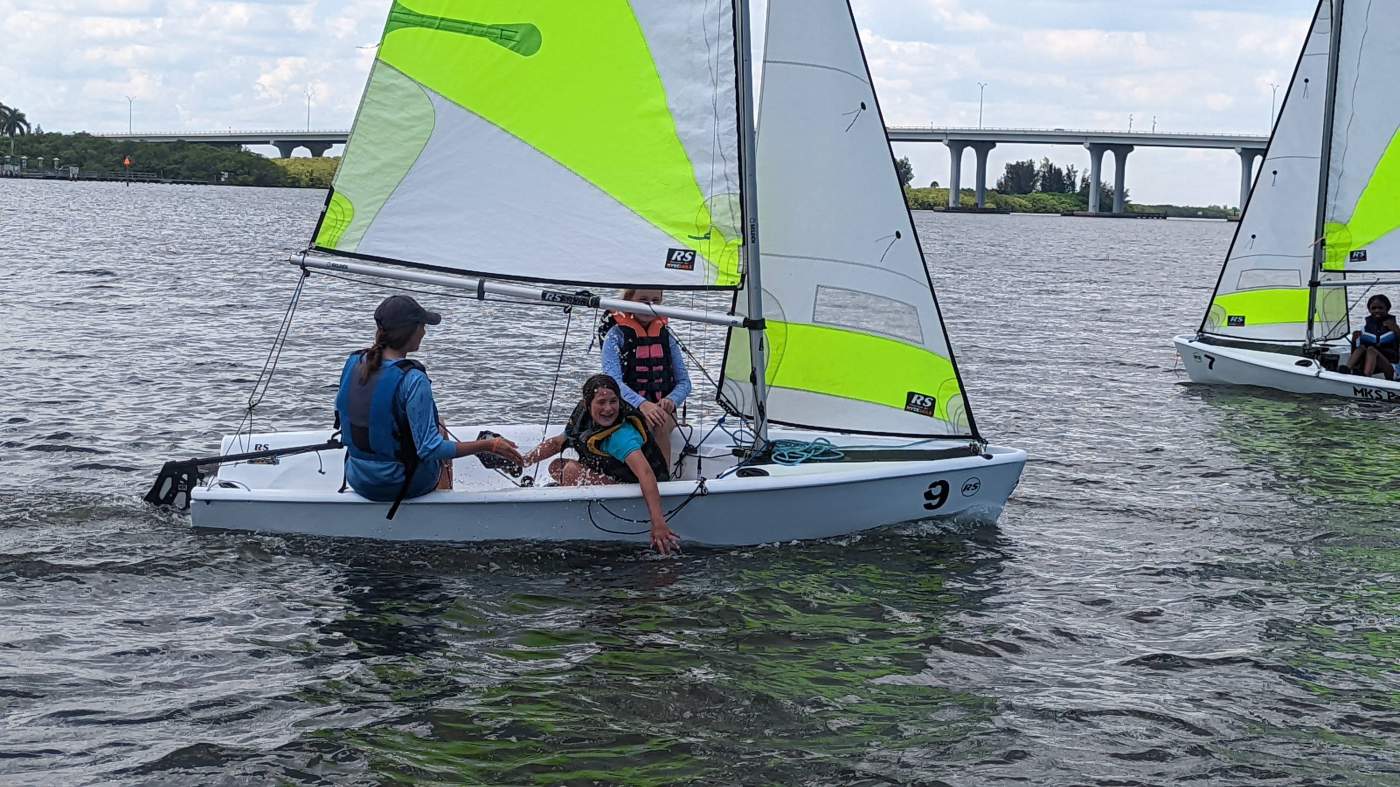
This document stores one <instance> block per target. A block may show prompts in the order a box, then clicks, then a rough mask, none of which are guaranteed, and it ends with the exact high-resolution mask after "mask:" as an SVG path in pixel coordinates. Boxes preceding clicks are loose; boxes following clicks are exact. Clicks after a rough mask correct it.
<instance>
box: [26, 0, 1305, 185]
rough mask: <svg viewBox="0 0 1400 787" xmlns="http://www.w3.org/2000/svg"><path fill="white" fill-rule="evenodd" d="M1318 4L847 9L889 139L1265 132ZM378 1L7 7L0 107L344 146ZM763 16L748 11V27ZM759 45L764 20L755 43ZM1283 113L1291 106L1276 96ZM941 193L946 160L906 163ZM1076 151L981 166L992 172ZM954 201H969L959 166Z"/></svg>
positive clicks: (1139, 178)
mask: <svg viewBox="0 0 1400 787" xmlns="http://www.w3.org/2000/svg"><path fill="white" fill-rule="evenodd" d="M1313 6H1314V2H1313V0H1173V2H1172V3H1170V4H1166V3H1160V2H1147V0H1134V1H1133V2H1123V0H1034V2H1027V0H976V1H975V2H974V0H853V7H854V10H855V12H856V16H857V21H858V23H859V27H860V29H861V35H862V38H863V39H864V42H865V45H866V53H867V55H868V57H869V59H870V66H871V71H872V73H873V74H874V76H875V81H876V85H877V87H878V88H879V90H880V98H881V105H882V108H883V109H884V111H885V116H886V119H887V120H888V121H889V122H891V123H896V124H926V123H936V124H944V125H976V123H977V118H978V87H977V83H978V82H987V83H989V84H988V87H987V89H986V102H985V105H984V106H983V116H984V120H985V122H986V124H987V125H989V126H1040V127H1064V128H1083V127H1111V128H1125V127H1126V126H1127V123H1128V116H1129V114H1132V115H1133V116H1134V123H1135V127H1136V128H1148V127H1150V125H1151V122H1152V117H1153V116H1154V115H1156V116H1157V117H1158V120H1159V127H1160V128H1163V129H1173V130H1197V131H1244V132H1250V131H1253V132H1258V133H1264V131H1265V130H1266V129H1267V120H1268V117H1269V106H1270V101H1271V99H1272V97H1273V91H1272V89H1271V88H1270V87H1269V86H1270V84H1271V83H1277V84H1280V85H1286V84H1287V82H1288V78H1289V76H1290V75H1291V73H1292V69H1293V65H1294V61H1295V60H1296V56H1297V51H1298V47H1299V46H1300V44H1301V41H1302V37H1303V35H1304V33H1305V31H1306V25H1307V21H1308V17H1309V15H1310V14H1311V12H1312V9H1313ZM387 8H388V0H0V23H3V29H4V31H5V39H4V41H5V43H4V45H3V46H2V47H0V101H3V102H5V103H7V104H11V105H14V106H18V107H20V108H21V109H23V110H24V111H25V112H26V113H27V114H28V116H29V118H30V119H31V120H32V121H35V122H38V123H42V124H43V126H44V128H46V129H50V130H70V131H71V130H93V131H116V130H124V129H125V128H126V124H127V102H126V99H125V96H132V97H134V98H135V99H136V103H135V106H134V111H133V125H134V126H135V127H136V128H137V129H138V130H140V129H143V128H144V129H152V130H157V129H158V130H173V129H191V130H197V129H203V128H209V129H214V128H234V129H240V128H241V129H259V128H289V127H290V128H296V127H301V126H302V125H304V124H305V122H306V94H305V91H306V88H307V85H310V86H311V87H312V90H313V93H314V98H313V106H312V124H313V125H315V126H317V127H323V128H347V127H348V126H349V124H350V122H351V119H352V118H353V115H354V112H355V108H356V106H357V105H358V102H359V96H360V91H361V90H362V89H363V87H364V83H365V78H366V75H367V73H368V71H369V67H370V65H371V63H372V61H373V57H374V52H375V50H374V43H375V42H377V40H378V38H379V32H380V30H381V28H382V26H383V24H384V15H385V13H386V11H387ZM763 10H764V2H763V0H755V11H756V12H757V13H759V14H761V13H762V12H763ZM758 27H759V29H760V30H761V27H762V25H761V19H760V21H759V24H758ZM1278 98H1279V100H1280V102H1281V101H1282V98H1283V89H1282V88H1280V90H1279V96H1278ZM901 152H902V153H903V152H908V153H909V154H910V155H911V156H913V158H914V161H915V165H916V170H917V172H918V177H919V180H920V181H927V180H931V179H934V178H937V179H939V180H940V181H944V182H946V179H947V161H948V156H947V151H946V150H945V149H944V148H942V146H934V145H919V146H901ZM1042 155H1049V156H1052V157H1054V158H1057V159H1059V160H1061V161H1062V162H1066V163H1075V164H1076V166H1081V167H1082V165H1083V163H1084V160H1086V159H1087V155H1086V154H1085V153H1084V151H1082V150H1075V149H1073V148H1016V147H1010V146H1003V147H1002V148H999V149H997V150H996V151H995V152H994V153H993V160H992V168H993V170H1000V168H1001V165H1002V164H1003V163H1004V162H1005V161H1007V160H1011V159H1015V158H1025V157H1035V158H1039V157H1040V156H1042ZM1190 155H1192V154H1189V153H1185V152H1173V151H1162V150H1154V151H1148V150H1139V151H1138V152H1136V153H1134V154H1133V156H1132V162H1131V164H1130V172H1129V184H1130V187H1131V188H1132V190H1133V193H1134V195H1135V196H1137V197H1139V198H1142V199H1145V200H1150V201H1157V200H1162V201H1167V200H1171V201H1183V202H1185V201H1189V202H1225V201H1230V202H1232V201H1234V199H1235V197H1234V196H1233V194H1234V192H1235V191H1236V190H1237V187H1238V171H1237V170H1236V169H1235V167H1234V164H1233V154H1230V155H1215V154H1206V155H1205V157H1204V158H1202V159H1200V160H1199V161H1197V160H1195V159H1192V158H1190V157H1189V156H1190ZM968 159H969V163H968V167H969V170H968V172H967V173H965V177H964V182H965V183H967V182H970V181H971V170H970V167H971V163H970V159H971V156H969V157H968Z"/></svg>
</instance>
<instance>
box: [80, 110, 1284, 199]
mask: <svg viewBox="0 0 1400 787" xmlns="http://www.w3.org/2000/svg"><path fill="white" fill-rule="evenodd" d="M886 131H887V133H888V135H889V138H890V141H891V142H941V143H943V144H944V145H947V146H948V152H949V153H950V154H951V155H952V167H951V169H950V177H949V179H950V182H949V184H948V205H949V207H957V205H958V198H959V192H960V189H961V187H962V158H963V151H965V150H967V149H968V148H972V150H973V152H974V153H975V154H976V155H977V184H976V199H977V207H979V208H982V207H986V204H987V154H989V153H991V151H992V149H993V148H995V147H996V146H997V145H998V144H1007V145H1010V144H1021V145H1075V146H1082V147H1084V148H1086V149H1088V151H1089V212H1090V213H1099V212H1100V209H1099V208H1100V205H1099V203H1100V197H1101V194H1100V191H1101V189H1100V188H1099V183H1100V180H1101V176H1102V174H1103V157H1104V154H1105V153H1109V152H1112V153H1113V159H1114V163H1115V167H1114V177H1113V181H1114V185H1113V190H1114V192H1113V193H1114V197H1113V212H1114V213H1122V212H1123V211H1124V207H1125V206H1124V202H1123V193H1124V183H1125V179H1126V174H1127V161H1128V154H1129V153H1131V152H1133V150H1134V149H1135V148H1139V147H1159V148H1196V149H1219V150H1234V151H1235V152H1236V153H1237V154H1239V157H1240V206H1241V207H1243V206H1244V204H1245V203H1246V202H1248V201H1249V192H1250V189H1251V188H1252V187H1253V185H1254V164H1255V161H1256V160H1257V159H1259V158H1260V157H1262V156H1263V155H1264V151H1265V149H1266V148H1267V147H1268V144H1269V138H1268V137H1263V136H1252V135H1247V134H1179V133H1172V134H1168V133H1160V134H1159V133H1157V132H1148V131H1126V132H1125V131H1086V130H1081V129H1064V128H1055V129H1035V128H941V127H936V126H891V127H890V128H888V129H887V130H886ZM96 136H99V137H103V138H106V139H118V140H130V141H133V142H200V143H204V144H208V145H271V146H272V147H275V148H277V151H278V152H279V153H281V154H282V157H283V158H287V157H290V156H291V155H292V152H293V151H294V150H296V149H297V148H303V147H304V148H306V149H307V150H308V151H310V152H311V155H312V156H321V155H323V154H324V153H325V152H326V151H327V150H330V148H331V146H332V145H343V144H345V142H346V140H348V139H349V138H350V132H349V131H338V130H335V131H229V132H227V133H225V132H222V131H171V132H160V133H154V134H97V135H96Z"/></svg>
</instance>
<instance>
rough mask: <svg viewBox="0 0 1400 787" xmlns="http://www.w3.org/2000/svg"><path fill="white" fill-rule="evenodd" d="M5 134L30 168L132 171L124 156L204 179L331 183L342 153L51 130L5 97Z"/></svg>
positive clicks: (0, 107) (9, 149)
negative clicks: (286, 154) (290, 153)
mask: <svg viewBox="0 0 1400 787" xmlns="http://www.w3.org/2000/svg"><path fill="white" fill-rule="evenodd" d="M0 137H6V138H8V144H7V145H6V146H5V147H4V148H0V155H4V156H8V157H9V158H8V160H7V161H6V163H9V164H11V165H18V164H19V163H20V161H21V160H23V159H27V160H28V161H27V162H26V168H27V169H30V170H36V169H37V170H44V169H52V168H53V166H54V160H55V159H57V160H58V166H60V167H62V168H65V169H66V168H68V167H78V168H79V170H80V171H81V172H84V173H89V174H99V173H101V174H117V175H122V174H125V173H126V169H125V167H124V165H123V162H124V161H125V160H127V159H130V161H131V173H132V174H133V175H136V176H138V177H149V178H160V179H168V180H186V181H203V182H207V183H224V184H228V185H233V186H293V187H304V188H329V187H330V184H331V179H332V178H334V177H335V169H336V166H337V165H338V163H339V161H340V160H339V159H338V158H297V159H269V158H266V157H264V156H259V155H258V154H256V153H250V152H248V151H246V150H243V149H242V148H241V147H239V146H236V145H230V146H221V145H209V144H203V143H197V142H169V143H164V142H162V143H155V142H127V141H124V140H114V139H107V138H105V137H95V136H92V135H91V134H46V133H43V129H42V128H40V127H38V126H34V127H32V128H31V126H30V123H29V119H28V118H27V117H25V114H24V113H23V112H21V111H20V110H18V109H15V108H13V107H9V106H6V105H5V104H2V103H0Z"/></svg>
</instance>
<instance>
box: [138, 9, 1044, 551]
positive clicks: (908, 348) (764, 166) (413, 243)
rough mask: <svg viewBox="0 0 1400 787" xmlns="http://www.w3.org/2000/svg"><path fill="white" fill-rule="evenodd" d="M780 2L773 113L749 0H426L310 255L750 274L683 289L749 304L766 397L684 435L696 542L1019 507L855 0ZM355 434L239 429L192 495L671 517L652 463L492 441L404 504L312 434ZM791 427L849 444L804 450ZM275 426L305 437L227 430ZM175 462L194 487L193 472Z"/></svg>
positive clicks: (508, 526) (491, 526)
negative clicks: (911, 196) (490, 458)
mask: <svg viewBox="0 0 1400 787" xmlns="http://www.w3.org/2000/svg"><path fill="white" fill-rule="evenodd" d="M766 30H767V37H766V48H765V53H766V54H765V63H764V65H765V69H764V79H765V81H764V87H763V91H762V106H761V108H760V111H761V129H759V130H758V131H757V133H756V132H755V125H756V124H755V123H754V122H753V99H752V95H753V92H754V91H752V90H751V84H752V82H751V76H750V71H751V68H750V64H749V57H748V53H749V51H750V45H749V32H748V31H749V19H748V11H747V3H746V2H744V1H743V0H737V1H735V2H731V1H730V0H723V1H722V2H716V0H631V1H630V2H628V1H627V0H598V2H590V3H542V4H528V5H523V6H522V4H519V3H516V2H508V1H507V0H457V2H452V3H448V2H444V1H443V0H399V1H398V2H395V3H394V5H393V8H392V9H391V11H390V15H389V21H388V23H387V24H386V27H385V33H384V37H383V41H382V43H381V45H380V49H379V54H378V57H377V59H376V62H375V63H374V66H373V69H372V71H371V74H370V78H369V83H368V86H367V88H366V91H365V95H364V98H363V101H362V104H361V108H360V111H359V113H358V115H357V118H356V121H355V125H354V129H353V131H352V133H351V137H350V142H349V145H348V147H347V150H346V153H345V156H344V159H343V162H342V165H341V169H340V171H339V173H338V174H337V176H336V180H335V183H334V188H333V191H332V193H331V195H330V196H329V197H328V199H327V203H326V208H325V211H324V213H323V215H322V218H321V221H320V223H319V225H318V227H317V229H316V232H315V239H314V241H313V243H312V248H311V250H310V253H308V255H306V256H305V257H304V258H303V259H300V260H298V261H297V264H298V265H300V266H301V267H302V269H303V270H304V271H306V272H307V273H308V274H309V275H311V277H312V278H311V280H312V281H314V279H315V276H314V274H315V273H316V272H318V271H336V272H350V273H355V274H359V275H364V276H377V277H385V278H389V279H395V280H399V281H406V282H419V283H427V284H434V285H438V286H444V287H452V288H458V289H465V290H468V291H471V292H476V293H477V294H478V295H479V296H481V297H483V298H484V296H485V295H487V294H491V295H493V296H495V297H496V299H497V300H500V299H502V298H504V299H507V300H510V299H514V300H517V301H519V302H522V303H524V302H533V303H535V304H539V302H540V301H545V302H549V303H558V304H574V305H583V306H590V307H595V308H597V307H601V308H621V309H625V310H635V309H636V308H637V304H635V303H630V302H622V301H615V300H611V299H608V298H600V297H598V296H596V295H591V294H586V293H585V294H579V293H578V292H577V287H579V286H584V287H610V286H638V287H657V288H666V289H672V290H674V289H708V290H731V291H734V292H735V305H736V308H735V309H734V310H732V312H731V313H727V314H713V313H705V312H699V311H694V310H687V309H682V308H671V307H664V306H658V307H655V312H656V313H657V314H660V315H663V316H668V317H670V318H672V319H682V320H697V321H703V322H710V323H714V324H720V325H724V326H727V327H728V328H729V329H730V332H729V335H728V337H727V338H728V346H727V352H726V363H725V367H724V379H723V381H722V382H721V390H720V391H718V392H717V395H718V396H719V398H720V401H721V403H722V404H723V405H724V406H725V408H726V409H728V410H729V412H730V415H729V416H727V417H728V418H733V419H735V421H733V422H732V423H739V422H741V423H743V424H744V429H743V430H740V431H738V432H726V431H723V430H710V431H709V436H707V437H705V438H704V439H703V440H701V441H700V442H699V444H698V445H695V446H694V447H693V448H694V451H693V453H689V452H687V453H686V454H684V455H681V454H680V451H681V447H682V446H684V444H685V440H684V439H683V436H682V435H679V434H677V435H674V436H673V441H672V444H673V446H674V447H675V449H674V450H675V451H676V454H675V455H673V456H672V457H671V459H672V460H679V472H678V473H676V474H675V476H674V478H675V480H671V481H666V482H662V483H661V484H660V490H661V493H662V497H663V503H664V507H665V509H666V510H667V511H668V512H670V520H671V521H670V524H671V527H672V528H673V529H674V530H675V531H676V532H677V533H678V534H680V536H681V537H682V538H683V539H684V540H685V541H686V542H689V543H698V544H709V545H741V544H757V543H766V542H773V541H783V540H791V539H809V538H822V537H829V536H837V535H842V534H847V533H852V532H856V531H860V530H865V529H868V528H872V527H878V526H882V525H887V524H893V523H901V522H909V521H918V520H927V519H942V518H956V519H958V520H960V521H961V520H966V521H974V522H987V521H994V520H995V519H996V518H997V517H998V516H999V515H1000V512H1001V510H1002V508H1003V506H1004V505H1005V503H1006V501H1007V498H1008V497H1009V496H1010V494H1011V492H1012V490H1013V489H1014V488H1015V486H1016V484H1017V482H1018V480H1019V478H1020V475H1021V471H1022V469H1023V467H1024V464H1025V461H1026V454H1025V453H1024V452H1023V451H1020V450H1017V449H1012V448H1001V447H995V446H990V445H988V444H987V443H986V441H984V440H983V439H982V438H981V436H980V434H979V433H978V431H977V429H976V426H975V423H974V421H973V418H972V412H971V409H970V408H969V406H968V404H967V401H966V396H965V394H964V391H963V387H962V383H961V379H960V377H959V373H958V369H957V366H956V362H955V360H954V358H953V353H952V351H951V349H950V348H949V344H948V339H947V334H946V331H945V329H944V326H943V322H942V316H941V314H940V313H939V309H938V305H937V302H936V300H935V298H934V294H933V289H932V285H931V283H930V279H929V277H928V273H927V271H926V269H925V263H924V259H923V253H922V251H921V250H920V247H919V242H918V238H917V236H916V233H915V231H914V227H913V223H912V219H911V217H910V214H909V211H908V208H907V206H906V204H905V202H904V197H903V192H902V189H901V188H900V184H899V181H898V178H897V175H896V172H895V168H894V162H893V157H892V155H891V150H890V147H889V143H888V141H887V139H886V137H885V130H884V129H885V125H884V122H883V118H882V117H881V114H880V110H879V105H878V103H877V101H876V97H875V92H874V89H873V86H872V82H871V77H870V73H869V70H868V68H867V65H866V62H865V57H864V53H863V51H862V50H861V46H860V40H859V37H858V35H857V30H856V27H855V23H854V18H853V16H852V13H851V10H850V7H849V5H848V3H847V2H846V0H819V1H815V2H814V0H771V1H770V3H769V6H768V17H767V28H766ZM540 217H549V218H550V221H548V222H544V223H542V222H541V221H540ZM760 217H761V219H762V224H761V226H762V229H763V233H762V241H763V242H762V249H761V250H760V247H759V232H758V228H759V226H760V224H759V219H760ZM557 285H569V288H568V289H567V290H562V289H552V288H551V286H557ZM481 308H492V307H487V306H484V305H483V306H481ZM494 308H501V307H494ZM329 406H330V403H329V402H328V403H327V407H328V410H329ZM449 426H450V427H451V428H452V429H453V431H454V432H455V433H457V434H475V433H477V432H478V431H480V430H483V429H489V430H491V431H494V432H497V433H499V434H502V435H504V436H506V437H508V438H511V439H513V440H515V441H516V442H517V443H520V444H521V445H522V446H524V445H527V444H533V442H534V441H536V440H537V439H538V437H539V435H540V426H539V425H535V424H525V425H522V424H487V423H480V424H449ZM705 432H706V430H705V427H704V426H703V425H702V426H699V427H697V428H696V430H695V432H694V434H704V433H705ZM330 437H331V433H330V431H329V430H327V429H320V430H308V431H303V432H280V433H274V434H256V435H248V434H238V435H230V436H228V437H226V438H225V439H224V441H223V445H222V451H223V453H224V454H225V455H226V456H225V458H224V459H222V460H221V461H220V462H219V463H218V464H219V467H218V470H217V472H216V473H214V474H213V475H211V476H209V478H207V479H206V482H205V483H204V484H202V485H199V486H197V487H196V488H194V489H193V490H192V494H191V495H190V497H191V498H192V501H191V508H192V521H193V524H194V525H195V526H196V527H210V528H225V529H244V530H256V531H264V532H277V533H310V534H319V535H328V536H357V537H370V538H381V539H396V540H443V541H471V540H495V539H532V540H617V541H630V542H636V543H646V542H647V540H648V536H647V531H648V528H647V525H646V524H645V521H646V509H645V506H644V504H643V502H642V500H641V495H640V490H639V488H638V487H637V486H635V485H619V486H592V487H545V488H540V487H531V486H524V487H522V486H519V485H517V484H516V482H515V481H513V480H511V479H509V478H506V477H504V476H502V475H500V474H498V473H496V472H493V471H490V470H487V469H486V468H485V467H483V466H482V465H481V464H480V463H478V462H477V461H476V460H475V459H471V458H464V459H458V460H456V463H455V465H454V471H455V488H454V489H453V490H452V491H436V492H432V493H430V494H428V495H425V496H423V497H419V498H414V499H411V500H408V501H406V502H405V503H404V504H403V505H402V507H400V508H399V510H398V512H397V515H396V516H395V517H394V518H393V519H392V520H388V519H386V516H385V514H386V509H387V508H388V506H387V505H386V504H383V503H373V502H370V501H367V500H365V499H363V498H361V497H360V496H358V495H356V494H355V493H353V492H351V491H345V492H342V491H340V478H339V474H338V473H322V472H320V470H321V469H322V468H323V467H333V466H338V463H339V456H338V455H332V456H329V457H328V456H326V453H325V450H324V448H325V447H324V446H322V447H321V448H322V449H323V450H322V451H321V456H319V457H318V456H316V455H313V454H312V453H299V454H298V453H293V452H291V451H292V449H294V447H296V446H302V445H306V444H315V443H324V442H325V441H326V440H327V439H328V438H330ZM782 441H794V442H792V443H786V444H785V443H782ZM775 445H778V446H779V447H782V446H785V445H786V446H796V447H799V448H802V447H811V446H812V445H818V446H820V447H821V448H822V453H823V454H824V457H813V459H812V461H803V462H799V463H784V462H782V461H779V459H781V458H782V457H781V452H778V454H777V456H776V458H775V452H774V451H773V450H772V449H773V447H774V446H775ZM254 446H255V447H256V448H257V449H259V452H261V453H262V454H264V455H267V454H278V453H279V452H280V451H287V453H283V454H282V455H278V456H275V457H268V456H263V457H262V459H263V461H261V462H247V461H232V460H231V459H229V458H227V455H229V454H233V453H234V452H239V451H247V450H248V449H249V448H250V447H254ZM807 453H812V452H810V451H809V452H807ZM196 461H198V460H196ZM268 461H271V462H272V463H267V462H268ZM194 467H195V466H194V465H190V464H189V463H186V467H185V471H184V472H185V477H184V479H185V480H186V481H189V480H191V479H193V478H194V477H195V476H194V475H192V474H191V472H190V471H191V470H192V469H193V468H194ZM167 481H168V483H167V484H166V487H165V488H164V490H163V492H164V493H166V494H167V496H168V495H169V494H173V493H174V492H175V491H179V490H175V487H176V486H178V485H179V483H180V480H179V478H178V477H176V476H171V477H170V478H168V479H167ZM157 491H160V490H153V494H157ZM635 521H640V522H642V523H643V524H636V523H635Z"/></svg>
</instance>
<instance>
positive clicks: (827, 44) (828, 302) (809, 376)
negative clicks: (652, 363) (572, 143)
mask: <svg viewBox="0 0 1400 787" xmlns="http://www.w3.org/2000/svg"><path fill="white" fill-rule="evenodd" d="M763 59H764V62H763V86H762V91H761V93H760V107H759V126H758V204H759V207H758V218H759V221H760V224H761V229H762V235H761V237H762V249H761V252H760V254H761V258H762V260H761V261H762V276H763V288H764V292H763V310H764V314H763V316H764V318H765V319H766V320H767V337H768V342H769V344H768V363H767V378H766V379H767V381H768V385H769V386H770V387H769V389H768V401H767V413H768V416H769V418H770V419H771V420H772V421H774V422H777V423H785V424H790V425H797V426H805V427H810V428H818V429H829V430H838V431H849V432H867V433H877V434H894V435H910V436H917V437H926V436H939V435H959V436H969V437H971V436H973V435H975V427H974V425H973V423H972V419H971V416H970V414H969V412H968V409H967V405H966V403H965V400H964V398H963V392H962V386H961V383H960V380H959V377H958V372H957V368H956V366H955V365H954V360H953V355H952V352H951V351H950V349H949V346H948V339H947V335H946V333H945V331H944V327H943V322H942V317H941V315H940V314H939V310H938V305H937V303H936V301H935V299H934V294H933V289H932V286H931V283H930V281H929V277H928V272H927V270H926V268H925V265H924V257H923V252H922V251H921V250H920V248H919V241H918V237H917V235H916V234H915V232H914V227H913V224H912V221H911V219H910V215H909V210H908V207H907V205H906V203H905V201H904V193H903V189H902V188H901V184H900V182H899V177H898V175H897V173H896V170H895V166H894V159H893V156H892V154H891V150H890V146H889V142H888V140H887V138H886V136H885V125H884V120H883V118H882V116H881V113H880V108H879V105H878V103H877V101H876V98H875V91H874V88H873V87H872V84H871V78H870V72H869V69H868V68H867V66H866V62H865V55H864V52H863V51H862V49H861V45H860V39H859V37H858V35H857V31H856V27H855V21H854V19H853V17H852V15H851V11H850V8H849V6H848V4H847V3H845V2H839V1H835V2H819V3H813V2H809V1H808V0H770V2H769V4H768V18H767V27H766V44H765V47H764V58H763ZM735 302H736V307H737V308H738V309H739V311H740V312H741V313H742V312H743V310H744V306H745V298H744V296H743V294H740V295H739V296H738V297H737V298H736V300H735ZM724 377H725V381H724V384H723V386H722V397H721V399H722V401H723V402H724V403H725V405H726V406H727V407H730V408H731V409H737V410H740V411H742V412H743V413H744V414H746V415H751V414H752V413H753V410H754V408H753V401H752V396H751V388H750V387H749V379H750V353H749V344H748V337H747V335H746V333H745V332H744V330H743V329H734V330H733V331H731V333H730V335H729V340H728V346H727V349H726V360H725V369H724Z"/></svg>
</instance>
